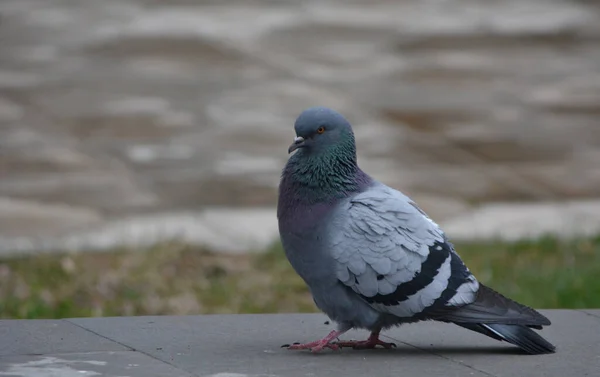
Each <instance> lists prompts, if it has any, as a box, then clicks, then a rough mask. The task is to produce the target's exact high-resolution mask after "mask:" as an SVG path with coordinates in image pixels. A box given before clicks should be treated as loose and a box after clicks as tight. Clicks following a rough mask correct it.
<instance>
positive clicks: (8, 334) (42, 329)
mask: <svg viewBox="0 0 600 377" xmlns="http://www.w3.org/2000/svg"><path fill="white" fill-rule="evenodd" d="M127 350H129V348H127V347H125V346H123V345H120V344H118V343H116V342H114V341H111V340H109V339H106V338H104V337H102V336H100V335H97V334H94V333H92V332H90V331H89V330H86V329H83V328H81V327H79V326H77V325H74V324H72V323H69V322H67V321H62V320H35V321H31V320H0V356H6V355H43V354H48V353H63V352H94V351H127ZM0 375H1V374H0Z"/></svg>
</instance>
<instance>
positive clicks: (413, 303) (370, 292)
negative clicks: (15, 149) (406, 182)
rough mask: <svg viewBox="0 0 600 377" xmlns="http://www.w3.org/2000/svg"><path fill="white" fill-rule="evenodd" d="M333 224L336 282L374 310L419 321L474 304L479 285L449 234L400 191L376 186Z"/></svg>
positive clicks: (358, 197)
mask: <svg viewBox="0 0 600 377" xmlns="http://www.w3.org/2000/svg"><path fill="white" fill-rule="evenodd" d="M334 224H336V227H335V229H336V231H335V232H333V233H334V236H332V238H331V245H330V248H329V250H330V251H331V253H332V256H333V258H334V260H335V261H336V264H335V265H336V275H337V278H338V279H339V280H340V281H341V282H342V283H343V284H345V285H347V286H348V287H350V288H352V290H353V291H354V292H356V293H357V294H358V295H359V296H361V297H362V298H363V299H364V300H366V301H367V302H368V303H369V304H370V305H371V306H372V307H374V308H375V309H377V310H379V311H382V312H387V313H391V314H394V315H396V316H399V317H414V316H418V315H422V314H423V313H425V312H426V311H427V310H430V311H439V309H440V308H442V309H443V307H444V306H451V307H454V306H461V305H465V304H468V303H470V302H473V301H474V300H475V296H476V292H477V290H478V283H477V280H476V279H475V278H474V277H473V275H472V274H471V273H470V272H469V270H468V269H467V268H466V266H465V265H464V264H463V263H462V261H461V260H460V258H459V256H458V255H457V254H456V253H455V252H454V249H453V246H452V245H451V244H450V243H449V242H447V241H446V237H445V235H444V232H443V231H442V230H441V229H440V227H439V226H438V225H437V224H436V223H435V222H433V221H432V220H431V219H430V218H429V217H427V215H426V214H425V213H424V212H423V211H422V210H421V209H419V208H418V207H417V206H416V204H415V203H413V202H412V201H411V200H410V199H409V198H408V197H406V196H405V195H403V194H402V193H400V192H399V191H396V190H394V189H392V188H390V187H387V186H385V185H383V184H378V185H376V186H373V187H372V188H370V189H369V190H367V191H365V192H363V193H360V194H358V195H356V196H355V197H353V198H351V199H350V200H349V201H348V202H347V203H346V204H345V205H344V206H342V207H341V208H340V209H339V211H338V212H337V213H336V216H335V218H334Z"/></svg>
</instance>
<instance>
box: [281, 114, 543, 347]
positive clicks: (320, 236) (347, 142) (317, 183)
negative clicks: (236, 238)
mask: <svg viewBox="0 0 600 377" xmlns="http://www.w3.org/2000/svg"><path fill="white" fill-rule="evenodd" d="M294 128H295V132H296V138H295V139H294V142H293V144H292V145H291V146H290V147H289V149H288V153H289V154H291V153H292V152H294V151H296V153H294V154H292V155H291V156H290V158H289V160H288V162H287V164H286V166H285V168H284V169H283V172H282V176H281V182H280V186H279V199H278V205H277V218H278V223H279V233H280V237H281V242H282V244H283V248H284V250H285V255H286V257H287V258H288V260H289V262H290V264H291V265H292V267H293V268H294V270H295V271H296V272H297V273H298V275H300V277H301V278H302V279H303V280H304V282H305V283H306V284H307V286H308V287H309V289H310V292H311V294H312V296H313V299H314V302H315V304H316V306H317V307H318V308H319V309H320V310H321V311H323V312H324V313H325V314H326V315H327V316H328V317H329V318H330V319H331V320H333V321H334V322H336V324H337V329H336V330H334V331H331V332H330V333H329V334H328V335H327V336H325V337H324V338H323V339H320V340H316V341H314V342H310V343H305V344H299V343H295V344H293V345H291V346H289V347H288V348H289V349H295V350H298V349H310V350H312V351H313V352H318V351H321V350H323V349H324V348H330V349H339V348H342V347H352V348H375V347H376V346H378V345H379V346H381V347H385V348H391V347H393V346H394V344H392V343H386V342H384V341H382V340H381V339H380V338H379V334H380V332H381V331H382V330H384V329H388V328H391V327H394V326H399V325H401V324H403V323H412V322H418V321H423V320H435V321H441V322H449V323H454V324H456V325H458V326H461V327H463V328H466V329H469V330H472V331H476V332H478V333H481V334H483V335H487V336H489V337H491V338H494V339H497V340H500V341H506V342H509V343H512V344H514V345H516V346H518V347H520V348H521V349H522V350H523V351H525V352H526V353H529V354H543V353H553V352H554V351H555V347H554V346H553V345H552V344H550V343H549V342H548V341H546V340H545V339H544V338H542V337H541V336H540V335H538V334H537V333H536V332H535V331H533V330H532V329H537V330H540V329H542V326H548V325H550V320H548V318H546V317H545V316H543V315H542V314H540V313H538V312H537V311H535V310H534V309H532V308H529V307H527V306H525V305H522V304H519V303H517V302H515V301H513V300H511V299H509V298H506V297H504V296H503V295H501V294H500V293H498V292H496V291H494V290H492V289H491V288H489V287H487V286H485V285H483V284H481V283H480V282H478V280H477V279H476V278H475V276H473V274H472V273H471V272H470V271H469V269H468V268H467V267H466V266H465V264H464V263H463V261H462V260H461V258H460V257H459V255H458V254H457V252H456V250H455V249H454V246H453V245H452V244H451V243H450V242H449V240H448V237H447V236H446V235H445V233H444V231H443V230H442V229H440V227H439V226H438V224H436V223H435V222H434V221H433V220H432V219H430V218H429V217H428V215H427V214H426V213H425V212H423V211H422V210H421V209H420V208H419V207H418V206H417V205H416V204H415V202H413V201H412V200H411V199H410V198H408V197H407V196H405V195H404V194H402V193H401V192H399V191H397V190H394V189H392V188H390V187H388V186H386V185H385V184H383V183H381V182H378V181H377V180H375V179H373V178H371V177H370V176H369V175H367V174H366V173H365V172H363V171H362V170H361V169H360V168H359V167H358V165H357V158H356V144H355V139H354V133H353V131H352V127H351V125H350V123H349V122H348V121H347V120H346V119H345V118H344V117H343V116H342V115H341V114H339V113H337V112H336V111H334V110H331V109H328V108H324V107H315V108H309V109H307V110H305V111H303V112H302V113H301V114H300V116H299V117H298V118H297V119H296V122H295V125H294ZM350 329H367V330H369V331H370V332H371V333H370V336H369V337H368V339H367V340H363V341H340V340H339V339H338V338H339V336H340V335H342V334H344V333H345V332H347V331H348V330H350Z"/></svg>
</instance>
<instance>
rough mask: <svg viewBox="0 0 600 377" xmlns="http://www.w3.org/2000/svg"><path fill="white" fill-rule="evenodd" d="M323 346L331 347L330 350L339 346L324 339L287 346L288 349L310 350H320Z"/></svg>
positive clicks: (337, 348)
mask: <svg viewBox="0 0 600 377" xmlns="http://www.w3.org/2000/svg"><path fill="white" fill-rule="evenodd" d="M325 348H331V349H332V350H339V349H340V347H339V346H338V345H337V344H335V343H329V342H328V341H326V340H325V339H322V340H317V341H314V342H310V343H304V344H300V343H295V344H292V345H290V346H288V347H287V349H289V350H306V349H309V350H311V351H312V352H320V351H322V350H323V349H325Z"/></svg>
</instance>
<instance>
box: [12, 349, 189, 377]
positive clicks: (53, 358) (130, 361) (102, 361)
mask: <svg viewBox="0 0 600 377" xmlns="http://www.w3.org/2000/svg"><path fill="white" fill-rule="evenodd" d="M0 376H15V377H17V376H19V377H86V376H115V377H116V376H119V377H125V376H127V377H189V376H191V375H190V374H189V373H187V372H185V371H183V370H181V369H178V368H175V367H172V366H170V365H168V364H165V363H164V362H162V361H159V360H156V359H153V358H152V357H150V356H146V355H144V354H142V353H139V352H133V351H124V352H123V351H121V352H119V351H117V352H114V351H111V352H82V353H69V354H50V355H39V356H23V355H14V356H2V357H0Z"/></svg>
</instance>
